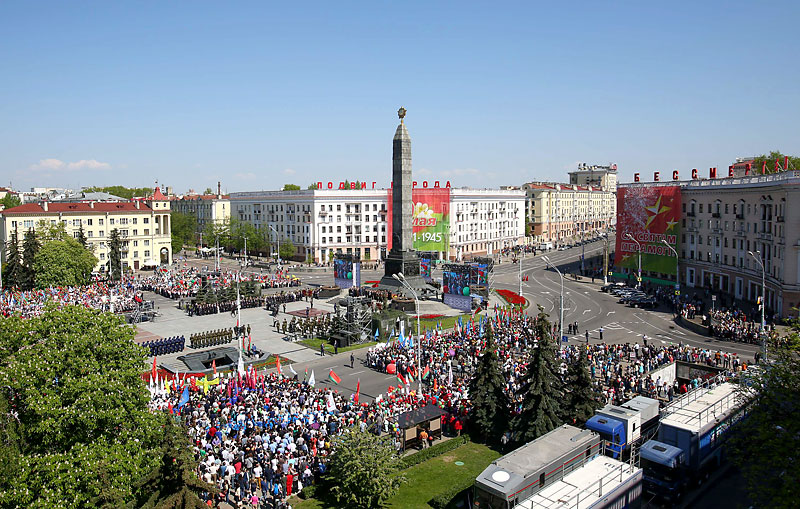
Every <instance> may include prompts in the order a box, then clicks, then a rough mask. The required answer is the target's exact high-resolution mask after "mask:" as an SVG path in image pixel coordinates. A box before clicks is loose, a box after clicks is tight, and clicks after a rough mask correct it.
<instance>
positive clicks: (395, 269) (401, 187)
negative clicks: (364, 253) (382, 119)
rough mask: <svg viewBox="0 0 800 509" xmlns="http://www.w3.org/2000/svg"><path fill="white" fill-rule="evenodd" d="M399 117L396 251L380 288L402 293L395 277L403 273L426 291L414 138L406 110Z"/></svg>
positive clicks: (394, 166)
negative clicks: (418, 237) (416, 236)
mask: <svg viewBox="0 0 800 509" xmlns="http://www.w3.org/2000/svg"><path fill="white" fill-rule="evenodd" d="M397 116H398V117H400V125H398V126H397V130H396V131H395V133H394V140H393V141H392V217H391V221H392V249H391V250H390V251H389V254H388V255H387V256H386V264H385V265H386V272H385V274H384V276H383V278H382V279H381V282H380V285H379V287H380V288H384V289H388V290H392V291H402V290H403V288H404V287H403V285H402V284H401V283H400V282H398V281H397V280H396V279H395V278H394V277H393V275H394V274H403V276H404V277H405V280H406V282H408V284H409V285H410V286H411V287H412V288H414V290H417V291H419V292H422V291H424V290H428V289H429V287H428V285H427V283H426V282H425V280H424V279H423V278H422V277H421V276H420V275H419V256H417V252H416V251H415V250H414V240H413V235H412V233H413V231H412V230H413V225H412V220H413V209H414V203H413V200H412V198H411V192H412V178H411V137H410V136H409V135H408V129H406V125H405V122H404V118H405V116H406V109H405V108H400V109H399V110H398V112H397Z"/></svg>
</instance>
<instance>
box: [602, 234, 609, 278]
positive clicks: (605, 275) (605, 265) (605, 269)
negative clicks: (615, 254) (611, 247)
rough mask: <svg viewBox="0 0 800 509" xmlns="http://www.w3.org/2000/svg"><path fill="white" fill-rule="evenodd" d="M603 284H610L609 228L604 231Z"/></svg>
mask: <svg viewBox="0 0 800 509" xmlns="http://www.w3.org/2000/svg"><path fill="white" fill-rule="evenodd" d="M603 235H604V238H603V284H604V285H607V284H608V229H606V231H605V232H604V233H603Z"/></svg>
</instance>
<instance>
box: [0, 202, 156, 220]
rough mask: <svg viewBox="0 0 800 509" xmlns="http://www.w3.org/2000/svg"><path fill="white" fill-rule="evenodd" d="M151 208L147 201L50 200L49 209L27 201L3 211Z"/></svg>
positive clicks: (139, 210)
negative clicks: (74, 201) (137, 203)
mask: <svg viewBox="0 0 800 509" xmlns="http://www.w3.org/2000/svg"><path fill="white" fill-rule="evenodd" d="M150 211H151V209H150V207H149V206H147V205H146V204H145V203H141V204H140V205H139V207H137V206H136V204H135V203H133V202H129V201H124V202H78V203H69V202H48V203H47V210H45V209H44V207H43V206H42V204H41V203H26V204H24V205H20V206H18V207H12V208H10V209H6V210H4V211H3V212H2V214H3V215H5V216H10V215H15V214H54V213H69V212H73V213H74V212H80V213H92V212H94V213H106V212H148V213H149V212H150Z"/></svg>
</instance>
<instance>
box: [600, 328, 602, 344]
mask: <svg viewBox="0 0 800 509" xmlns="http://www.w3.org/2000/svg"><path fill="white" fill-rule="evenodd" d="M600 341H603V328H602V327H600Z"/></svg>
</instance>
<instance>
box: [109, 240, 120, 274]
mask: <svg viewBox="0 0 800 509" xmlns="http://www.w3.org/2000/svg"><path fill="white" fill-rule="evenodd" d="M108 274H109V275H110V276H111V279H116V280H119V279H122V239H121V238H120V236H119V230H117V229H116V228H114V229H113V230H111V233H109V234H108Z"/></svg>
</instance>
